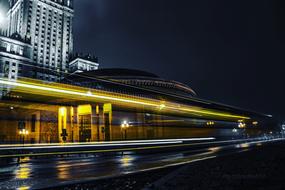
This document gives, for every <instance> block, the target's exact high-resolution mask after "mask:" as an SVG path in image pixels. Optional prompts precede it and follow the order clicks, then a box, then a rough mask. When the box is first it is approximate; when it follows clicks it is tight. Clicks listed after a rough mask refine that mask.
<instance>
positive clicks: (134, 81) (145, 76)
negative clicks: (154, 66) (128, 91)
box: [67, 68, 196, 97]
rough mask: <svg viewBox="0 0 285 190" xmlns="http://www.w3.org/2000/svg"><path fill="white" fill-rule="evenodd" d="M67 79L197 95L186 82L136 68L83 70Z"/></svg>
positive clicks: (182, 94)
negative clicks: (96, 81) (99, 81)
mask: <svg viewBox="0 0 285 190" xmlns="http://www.w3.org/2000/svg"><path fill="white" fill-rule="evenodd" d="M67 79H68V80H72V81H74V82H84V83H86V82H88V81H90V82H91V81H92V80H93V79H105V80H109V81H112V82H118V83H122V84H126V85H130V86H135V87H140V88H146V89H150V90H155V91H158V92H162V93H168V94H173V95H181V96H186V97H189V96H191V97H192V96H196V93H195V92H194V90H192V89H191V88H190V87H189V86H187V85H185V84H182V83H180V82H177V81H172V80H165V79H163V78H160V77H159V76H157V75H155V74H153V73H149V72H146V71H141V70H134V69H121V68H120V69H117V68H115V69H99V70H94V71H87V72H82V73H79V74H76V75H70V76H68V77H67Z"/></svg>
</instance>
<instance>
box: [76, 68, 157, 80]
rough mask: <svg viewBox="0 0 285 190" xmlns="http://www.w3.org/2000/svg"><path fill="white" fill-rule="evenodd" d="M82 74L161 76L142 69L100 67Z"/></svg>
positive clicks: (98, 75) (99, 75)
mask: <svg viewBox="0 0 285 190" xmlns="http://www.w3.org/2000/svg"><path fill="white" fill-rule="evenodd" d="M80 75H82V76H96V77H116V76H118V77H123V76H124V77H128V76H136V77H151V78H159V77H158V76H157V75H155V74H153V73H149V72H146V71H140V70H135V69H121V68H120V69H119V68H112V69H98V70H94V71H88V72H84V73H80Z"/></svg>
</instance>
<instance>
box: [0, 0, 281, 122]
mask: <svg viewBox="0 0 285 190" xmlns="http://www.w3.org/2000/svg"><path fill="white" fill-rule="evenodd" d="M1 1H2V2H4V0H0V2H1ZM74 21H75V25H74V34H75V50H76V51H77V52H85V53H92V54H95V55H96V56H98V57H99V60H100V64H101V65H100V67H101V68H110V67H116V68H118V67H123V68H134V69H142V70H146V71H149V72H153V73H155V74H158V75H160V76H162V77H163V78H167V79H173V80H177V81H180V82H183V83H186V84H188V85H189V86H191V87H192V88H193V89H194V90H195V91H196V92H197V94H198V96H199V97H201V98H204V99H209V100H213V101H217V102H221V103H226V104H230V105H235V106H238V107H243V108H247V109H250V110H255V111H258V112H262V113H267V114H273V115H275V116H277V117H278V118H281V119H282V118H285V101H284V97H285V84H284V81H285V76H284V75H283V73H284V72H285V1H284V0H279V1H274V0H268V1H265V0H237V1H230V0H198V1H197V0H179V1H175V0H75V20H74Z"/></svg>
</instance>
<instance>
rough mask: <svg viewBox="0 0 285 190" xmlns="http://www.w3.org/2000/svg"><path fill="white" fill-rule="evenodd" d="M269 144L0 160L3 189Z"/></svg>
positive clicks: (64, 181)
mask: <svg viewBox="0 0 285 190" xmlns="http://www.w3.org/2000/svg"><path fill="white" fill-rule="evenodd" d="M271 141H272V140H271ZM268 142H269V141H268V140H266V141H265V140H264V141H261V140H260V141H256V142H247V143H246V142H245V143H242V142H239V143H237V142H233V143H232V144H221V145H219V144H211V143H209V147H206V148H202V149H195V148H191V149H190V148H189V147H188V148H187V150H178V151H170V152H160V153H148V154H143V153H140V154H138V153H134V152H123V153H122V152H118V153H109V154H88V155H87V154H84V155H77V156H76V155H73V156H71V155H70V156H65V157H40V158H30V157H25V158H21V159H17V158H9V159H6V160H4V159H1V160H0V164H1V165H0V166H1V167H0V189H21V190H24V189H39V188H47V187H54V186H58V185H64V184H70V183H76V182H83V181H85V180H86V181H89V180H94V179H98V178H103V177H110V176H117V175H121V174H127V173H132V172H138V171H145V170H150V169H159V168H163V167H167V166H171V165H177V164H183V163H190V162H194V161H199V160H203V159H210V158H214V157H216V156H219V155H224V154H229V153H236V152H240V151H245V150H250V149H251V148H254V147H256V146H261V145H262V144H264V143H268Z"/></svg>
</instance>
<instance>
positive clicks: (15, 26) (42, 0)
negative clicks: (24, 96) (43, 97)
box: [8, 0, 73, 80]
mask: <svg viewBox="0 0 285 190" xmlns="http://www.w3.org/2000/svg"><path fill="white" fill-rule="evenodd" d="M9 3H10V9H9V11H8V36H11V35H13V34H14V33H18V34H20V35H21V37H22V38H23V39H26V40H29V41H30V43H31V46H32V60H33V61H34V63H35V65H36V66H37V68H41V69H35V70H34V73H33V76H32V77H33V78H37V79H42V80H52V79H54V80H58V79H59V77H60V75H57V74H58V73H60V72H68V63H69V56H70V55H71V54H72V53H73V33H72V25H73V23H72V20H73V1H72V0H9ZM51 71H56V72H51Z"/></svg>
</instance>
